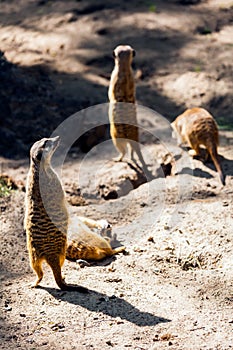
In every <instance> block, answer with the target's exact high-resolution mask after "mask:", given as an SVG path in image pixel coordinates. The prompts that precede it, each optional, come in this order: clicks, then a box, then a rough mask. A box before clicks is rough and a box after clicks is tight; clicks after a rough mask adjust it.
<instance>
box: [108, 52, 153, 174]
mask: <svg viewBox="0 0 233 350" xmlns="http://www.w3.org/2000/svg"><path fill="white" fill-rule="evenodd" d="M113 56H114V58H115V67H114V69H113V71H112V74H111V80H110V85H109V90H108V97H109V102H110V104H109V121H110V134H111V138H112V141H113V144H114V146H115V147H116V149H117V150H118V151H119V153H120V155H119V157H117V158H115V159H114V160H115V161H122V159H123V157H124V156H125V153H126V150H127V145H129V146H130V149H131V159H132V160H133V161H134V162H135V163H136V161H135V159H134V152H135V153H136V154H137V156H138V158H139V160H140V162H141V164H142V167H143V170H144V172H145V174H146V175H150V174H149V172H148V170H147V166H146V163H145V161H144V158H143V156H142V152H141V149H140V145H139V131H138V124H137V112H136V104H135V102H136V97H135V82H134V76H133V71H132V67H131V64H132V60H133V57H134V56H135V50H134V49H133V48H132V47H131V46H129V45H120V46H117V47H116V49H115V50H114V51H113Z"/></svg>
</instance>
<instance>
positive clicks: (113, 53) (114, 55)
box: [112, 50, 116, 58]
mask: <svg viewBox="0 0 233 350" xmlns="http://www.w3.org/2000/svg"><path fill="white" fill-rule="evenodd" d="M112 55H113V57H114V58H115V57H116V54H115V50H113V52H112Z"/></svg>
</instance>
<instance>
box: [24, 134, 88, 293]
mask: <svg viewBox="0 0 233 350" xmlns="http://www.w3.org/2000/svg"><path fill="white" fill-rule="evenodd" d="M58 144H59V137H58V136H57V137H54V138H44V139H42V140H40V141H37V142H35V143H34V145H33V146H32V147H31V150H30V168H29V173H28V177H27V185H26V197H25V209H26V210H25V219H24V227H25V230H26V235H27V248H28V252H29V258H30V265H31V267H32V269H33V270H34V271H35V273H36V274H37V279H36V281H35V284H34V285H33V286H32V287H36V286H38V285H39V283H40V281H41V280H42V278H43V270H42V263H43V262H44V261H46V262H47V263H48V265H49V266H50V267H51V269H52V271H53V275H54V278H55V280H56V283H57V285H58V286H59V287H60V289H62V290H68V291H78V292H82V293H86V292H88V290H87V289H86V288H84V287H81V286H76V285H67V284H66V283H65V281H64V279H63V278H62V275H61V267H62V265H63V263H64V261H65V257H66V248H67V229H68V221H69V216H68V210H67V205H66V201H65V195H64V190H63V187H62V184H61V181H60V179H59V177H58V175H57V174H56V172H55V170H54V169H53V168H52V165H51V157H52V155H53V153H54V151H55V150H56V148H57V147H58Z"/></svg>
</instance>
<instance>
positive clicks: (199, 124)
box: [171, 107, 225, 185]
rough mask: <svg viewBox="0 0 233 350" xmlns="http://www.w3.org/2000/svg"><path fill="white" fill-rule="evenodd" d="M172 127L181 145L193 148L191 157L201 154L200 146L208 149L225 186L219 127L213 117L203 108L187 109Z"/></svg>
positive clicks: (190, 152)
mask: <svg viewBox="0 0 233 350" xmlns="http://www.w3.org/2000/svg"><path fill="white" fill-rule="evenodd" d="M171 126H172V128H173V130H174V132H175V134H176V136H177V138H178V142H179V144H181V143H188V145H189V146H190V147H191V148H192V149H191V150H190V151H189V154H190V155H191V156H195V155H198V154H199V153H200V145H203V146H204V147H205V148H206V149H207V152H208V153H209V154H210V156H211V158H212V160H213V163H214V165H215V167H216V169H217V171H218V174H219V177H220V180H221V182H222V184H223V185H225V176H224V174H223V172H222V168H221V165H220V163H219V159H218V152H217V147H218V143H219V135H218V126H217V123H216V122H215V120H214V118H213V117H212V115H211V114H210V113H209V112H207V111H206V110H205V109H203V108H198V107H196V108H191V109H187V110H186V111H185V112H184V113H182V114H181V115H179V116H178V117H177V118H176V119H175V120H174V121H173V122H172V123H171Z"/></svg>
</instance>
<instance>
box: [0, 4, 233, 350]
mask: <svg viewBox="0 0 233 350" xmlns="http://www.w3.org/2000/svg"><path fill="white" fill-rule="evenodd" d="M190 2H191V1H190ZM193 2H194V3H196V4H193V5H192V4H184V3H185V1H183V4H182V1H175V0H173V1H166V2H164V1H157V2H156V4H154V3H150V2H149V3H148V2H145V1H133V2H128V3H127V2H124V1H111V2H106V3H103V2H102V1H99V2H95V1H85V2H84V1H67V2H64V1H56V2H55V1H54V2H53V1H25V0H22V1H17V2H16V1H2V2H1V11H0V23H1V25H0V41H1V44H0V45H1V46H0V49H1V50H2V52H3V53H4V56H2V57H1V61H0V63H1V69H0V77H1V90H0V101H1V106H2V107H1V114H0V116H1V119H0V135H1V144H0V152H1V154H0V157H1V158H0V159H1V172H2V173H5V174H7V175H9V176H10V177H11V178H12V179H13V180H14V181H15V182H16V184H18V186H19V189H18V190H16V191H13V192H12V193H11V195H10V196H8V197H4V198H0V209H1V251H0V263H1V294H0V297H1V308H2V311H1V316H0V317H1V347H2V349H17V348H22V349H30V350H33V349H57V350H60V349H67V350H68V349H78V350H85V349H95V350H99V349H111V348H114V349H116V350H118V349H119V350H122V349H127V348H131V349H141V350H144V349H146V350H149V349H161V350H163V349H174V350H184V349H187V350H191V349H196V350H201V349H203V350H204V349H205V350H206V349H208V350H215V349H218V350H226V349H232V348H233V337H232V333H233V332H232V327H233V285H232V281H233V278H232V277H233V269H232V261H233V249H232V248H233V216H232V213H233V202H232V194H233V152H232V148H233V132H232V131H231V130H232V121H233V112H232V97H233V95H232V91H233V90H232V87H233V86H232V85H233V83H232V49H233V46H232V31H233V27H232V18H233V17H232V15H233V4H232V1H221V3H220V2H219V1H215V0H212V1H201V2H198V1H193ZM122 42H124V43H129V44H131V45H132V46H133V47H135V49H136V51H137V56H136V59H135V66H134V69H135V72H136V79H137V97H138V102H139V104H141V105H143V106H146V107H150V108H151V109H153V110H156V111H157V112H159V113H160V114H161V115H163V116H164V117H165V118H164V119H163V118H162V117H161V116H160V115H159V114H157V113H155V112H152V111H151V110H145V109H143V108H141V109H140V108H139V113H138V119H139V124H140V126H141V128H140V131H141V146H142V152H143V154H144V157H145V161H146V163H147V164H148V166H149V170H150V171H151V173H152V175H153V178H152V179H151V181H149V182H148V183H143V182H144V179H143V178H142V177H140V175H139V173H138V172H137V171H136V169H135V168H134V167H132V165H130V164H128V163H127V162H125V163H122V164H116V163H114V162H113V161H112V157H113V156H115V155H116V152H115V150H114V148H113V146H112V143H111V140H108V129H107V128H105V127H104V128H102V129H101V128H100V129H98V130H97V129H95V130H94V132H93V131H91V132H88V133H87V134H85V137H83V138H82V140H81V141H80V142H77V143H75V144H74V146H73V147H72V149H71V150H70V152H69V154H68V156H67V157H66V159H65V162H64V164H63V165H62V169H60V170H61V178H62V181H63V184H64V188H65V190H66V195H67V199H68V202H69V210H70V215H71V219H72V220H75V217H76V216H77V215H85V216H88V217H90V218H93V219H102V218H104V219H107V220H108V221H109V222H110V223H111V224H112V225H113V233H114V234H116V235H117V240H118V241H119V243H121V244H123V245H125V246H126V249H127V254H124V255H123V254H120V255H118V256H116V257H115V258H111V259H110V258H109V259H106V260H104V261H102V262H100V263H93V264H91V266H89V267H84V268H81V267H80V266H79V265H78V264H76V263H74V262H70V261H66V262H65V264H64V268H63V273H64V275H65V277H66V281H67V282H68V283H78V284H81V285H83V286H86V287H88V288H89V289H90V293H89V294H87V295H81V294H78V293H75V292H63V291H60V290H59V289H58V288H57V286H56V284H55V282H54V279H53V276H52V273H51V270H50V269H49V268H48V267H47V266H46V265H45V266H44V271H45V276H44V279H43V281H42V282H41V288H38V289H31V288H30V287H29V285H30V283H31V282H32V281H33V280H34V277H35V276H34V274H33V272H32V271H31V269H30V267H29V263H28V254H27V250H26V237H25V233H24V230H23V216H24V205H23V202H24V195H25V193H24V186H25V179H26V174H27V171H28V152H29V147H30V145H31V144H32V143H33V142H34V141H36V140H38V139H39V138H41V137H43V136H49V135H50V134H51V133H52V132H53V131H54V130H55V129H56V128H57V127H58V126H60V125H61V123H62V122H64V121H65V120H66V118H67V117H68V116H70V115H71V114H73V113H76V112H77V111H79V110H81V109H83V108H86V107H89V106H93V105H96V104H99V103H105V102H107V87H108V82H109V77H110V73H111V69H112V66H113V62H112V58H111V51H112V49H113V48H114V47H115V46H116V45H118V44H119V43H122ZM193 105H202V106H203V107H206V108H207V109H208V110H210V111H211V113H213V115H214V116H215V117H216V119H217V121H218V124H219V125H220V129H221V130H220V147H219V153H220V155H221V162H222V167H223V170H224V173H225V174H226V186H225V187H222V186H221V185H220V182H219V179H218V176H217V174H216V171H215V169H214V166H213V164H212V163H211V162H207V163H203V162H202V161H201V160H198V159H195V160H191V159H190V158H189V157H188V156H187V152H186V150H185V149H181V148H178V147H176V146H175V144H174V142H173V141H172V139H171V138H170V128H169V122H168V121H169V120H170V121H171V120H172V119H173V118H174V116H176V115H177V114H178V113H180V112H181V111H183V110H184V109H185V108H186V107H190V106H193ZM106 107H107V106H106V105H103V106H102V107H101V109H99V108H97V109H95V108H94V109H91V110H89V112H87V113H85V115H84V116H85V118H86V119H85V123H86V124H85V123H84V124H85V127H86V128H87V129H89V128H90V127H91V126H92V127H93V119H95V118H97V116H96V110H97V111H98V117H99V118H100V121H101V123H103V124H105V122H106V123H107V119H104V118H107V117H106V113H104V111H105V110H106ZM102 117H103V118H102ZM81 119H82V118H81ZM97 119H98V118H97ZM95 120H96V119H95ZM94 123H95V122H94ZM63 125H64V124H63ZM63 130H65V129H63ZM73 136H75V133H74V135H73ZM96 139H98V140H100V139H101V140H102V141H104V142H101V143H99V144H98V145H96V146H94V147H93V148H92V146H93V145H95V144H96ZM12 140H13V141H14V143H12ZM80 149H81V150H84V149H85V150H86V151H87V150H88V151H89V152H85V153H84V152H82V151H81V150H80ZM169 152H171V153H172V154H173V156H175V164H174V166H173V168H172V173H171V175H168V176H166V177H164V174H163V170H164V168H162V167H161V163H163V162H165V160H166V159H169V156H168V153H169ZM167 156H168V158H166V157H167ZM139 185H140V186H139ZM138 186H139V187H138ZM136 187H137V188H136ZM112 196H113V197H112ZM106 198H114V199H109V200H106Z"/></svg>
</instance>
